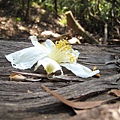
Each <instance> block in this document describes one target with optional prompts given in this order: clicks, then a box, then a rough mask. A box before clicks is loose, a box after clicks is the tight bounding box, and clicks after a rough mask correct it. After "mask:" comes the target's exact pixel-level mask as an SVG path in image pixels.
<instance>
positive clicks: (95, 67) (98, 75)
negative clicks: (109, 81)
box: [92, 66, 100, 78]
mask: <svg viewBox="0 0 120 120" xmlns="http://www.w3.org/2000/svg"><path fill="white" fill-rule="evenodd" d="M92 70H93V71H95V70H97V66H94V67H93V69H92ZM94 76H95V77H98V78H99V77H100V74H99V73H98V74H96V75H94Z"/></svg>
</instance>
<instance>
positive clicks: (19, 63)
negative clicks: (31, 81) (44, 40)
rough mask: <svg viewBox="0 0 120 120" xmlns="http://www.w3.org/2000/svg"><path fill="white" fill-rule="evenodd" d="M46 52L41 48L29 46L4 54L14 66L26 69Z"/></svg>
mask: <svg viewBox="0 0 120 120" xmlns="http://www.w3.org/2000/svg"><path fill="white" fill-rule="evenodd" d="M47 55H48V53H47V52H46V51H44V49H42V48H38V47H30V48H25V49H23V50H20V51H17V52H14V53H11V54H9V55H6V56H5V57H6V58H7V60H8V61H10V62H11V64H12V66H13V67H14V68H19V69H28V68H31V67H32V66H33V65H34V64H35V63H36V62H37V61H38V60H40V59H41V58H43V57H45V56H47Z"/></svg>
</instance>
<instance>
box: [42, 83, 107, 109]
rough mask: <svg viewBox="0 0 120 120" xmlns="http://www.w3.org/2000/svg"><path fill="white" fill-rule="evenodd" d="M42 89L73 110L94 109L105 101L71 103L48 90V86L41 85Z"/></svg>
mask: <svg viewBox="0 0 120 120" xmlns="http://www.w3.org/2000/svg"><path fill="white" fill-rule="evenodd" d="M40 86H41V87H42V89H44V90H46V91H47V92H49V93H51V94H52V95H53V96H55V97H56V98H57V99H58V100H60V101H61V102H63V103H64V104H66V105H68V106H70V107H72V108H77V109H88V108H93V107H96V106H99V105H101V104H102V103H104V102H105V101H93V102H73V101H69V100H67V99H65V98H63V97H62V96H61V95H59V94H57V93H55V92H53V91H51V90H50V89H49V88H47V87H46V86H44V85H43V84H41V85H40Z"/></svg>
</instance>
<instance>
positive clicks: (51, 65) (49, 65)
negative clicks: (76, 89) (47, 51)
mask: <svg viewBox="0 0 120 120" xmlns="http://www.w3.org/2000/svg"><path fill="white" fill-rule="evenodd" d="M40 65H42V66H43V67H44V69H45V70H46V72H47V74H48V75H49V74H51V73H55V72H57V71H59V70H60V72H61V74H63V72H62V69H61V67H60V65H59V64H58V63H57V62H56V61H54V60H52V59H50V58H48V57H45V58H43V59H42V60H39V61H38V63H37V65H36V66H35V70H37V68H38V67H39V66H40Z"/></svg>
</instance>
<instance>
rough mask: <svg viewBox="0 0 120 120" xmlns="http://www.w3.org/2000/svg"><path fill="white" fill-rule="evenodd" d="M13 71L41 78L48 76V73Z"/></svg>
mask: <svg viewBox="0 0 120 120" xmlns="http://www.w3.org/2000/svg"><path fill="white" fill-rule="evenodd" d="M12 72H14V73H19V74H22V75H29V76H34V77H40V78H47V75H43V74H36V73H26V72H18V71H12Z"/></svg>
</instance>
